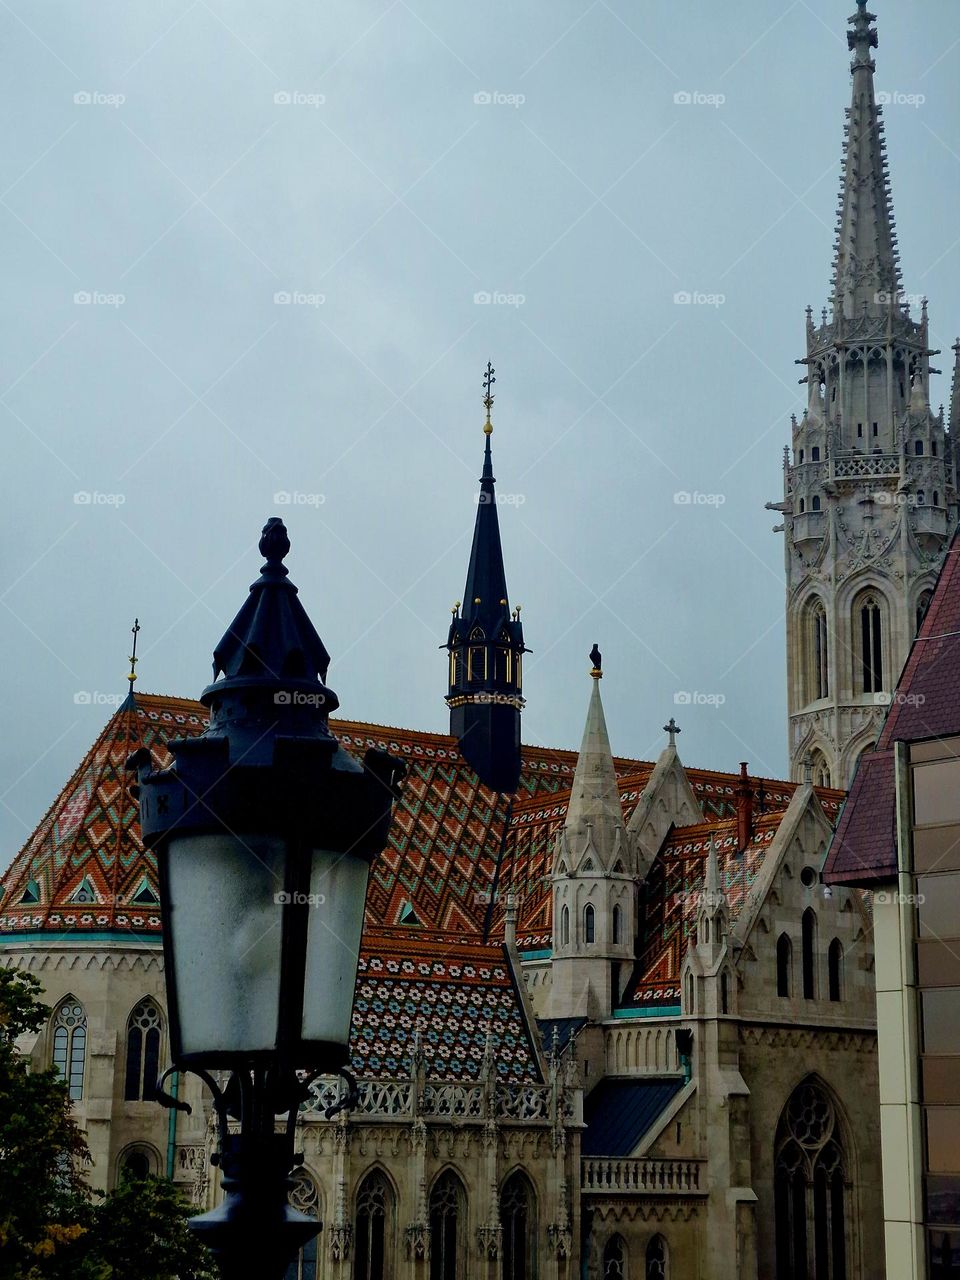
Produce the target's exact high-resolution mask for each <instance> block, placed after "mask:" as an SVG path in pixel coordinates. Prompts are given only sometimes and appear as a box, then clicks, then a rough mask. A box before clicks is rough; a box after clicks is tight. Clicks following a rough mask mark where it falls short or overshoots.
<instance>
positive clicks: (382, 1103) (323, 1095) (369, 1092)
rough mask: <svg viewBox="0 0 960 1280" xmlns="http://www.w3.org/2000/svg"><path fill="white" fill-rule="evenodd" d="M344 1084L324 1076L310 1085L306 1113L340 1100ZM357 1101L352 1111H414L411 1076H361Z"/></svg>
mask: <svg viewBox="0 0 960 1280" xmlns="http://www.w3.org/2000/svg"><path fill="white" fill-rule="evenodd" d="M343 1090H344V1086H343V1084H342V1083H341V1082H340V1081H339V1080H335V1079H330V1078H322V1079H320V1080H315V1081H314V1082H313V1084H311V1086H310V1099H309V1101H307V1102H305V1103H304V1104H303V1105H302V1106H301V1108H300V1110H301V1111H302V1112H303V1113H305V1114H312V1113H315V1112H319V1113H320V1114H322V1113H323V1112H324V1111H325V1110H326V1108H327V1107H332V1106H334V1105H336V1104H337V1103H339V1101H340V1099H341V1097H342V1094H343ZM357 1095H358V1096H357V1102H356V1105H355V1106H354V1107H353V1108H352V1110H353V1112H354V1113H356V1114H359V1115H365V1116H383V1117H385V1118H389V1117H394V1116H405V1115H409V1114H410V1112H411V1101H412V1096H413V1085H412V1084H411V1083H410V1081H409V1080H400V1081H396V1080H361V1081H360V1082H359V1084H358V1086H357Z"/></svg>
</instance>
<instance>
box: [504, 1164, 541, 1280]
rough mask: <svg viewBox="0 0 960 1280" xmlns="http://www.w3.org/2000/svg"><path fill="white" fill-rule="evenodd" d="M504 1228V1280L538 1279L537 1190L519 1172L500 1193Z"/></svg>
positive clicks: (518, 1171) (511, 1177)
mask: <svg viewBox="0 0 960 1280" xmlns="http://www.w3.org/2000/svg"><path fill="white" fill-rule="evenodd" d="M500 1225H501V1227H502V1228H503V1273H502V1274H503V1280H534V1276H535V1274H536V1239H537V1221H536V1211H535V1208H534V1199H533V1188H532V1187H531V1186H530V1183H529V1182H528V1181H527V1179H526V1177H525V1176H524V1175H523V1174H522V1173H521V1172H520V1170H519V1169H518V1170H517V1172H516V1173H512V1174H511V1175H510V1177H509V1178H508V1179H507V1180H506V1182H505V1183H504V1184H503V1190H502V1191H501V1192H500Z"/></svg>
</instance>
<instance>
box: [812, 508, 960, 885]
mask: <svg viewBox="0 0 960 1280" xmlns="http://www.w3.org/2000/svg"><path fill="white" fill-rule="evenodd" d="M954 734H960V529H958V530H957V532H956V533H955V534H954V536H953V542H952V543H951V544H950V550H949V551H948V552H947V555H946V558H945V560H944V562H943V567H942V568H941V570H940V576H939V577H938V578H937V584H936V587H935V588H934V591H933V595H932V597H931V599H930V604H929V606H928V607H927V612H926V615H925V617H924V619H923V622H922V624H921V626H920V631H919V633H918V635H917V638H916V640H914V642H913V646H912V647H911V649H910V654H909V656H908V658H907V661H906V663H905V664H904V668H903V671H902V673H901V675H900V679H899V681H898V682H897V688H896V692H895V693H894V694H893V697H892V698H891V702H890V710H889V711H888V713H887V717H886V720H885V721H884V724H883V729H882V730H881V733H880V737H879V739H878V741H877V745H876V748H875V750H874V751H872V752H869V753H867V754H866V755H864V756H863V757H862V758H861V760H860V763H859V765H858V766H857V772H856V776H855V777H854V780H853V786H852V787H851V789H850V796H849V798H848V800H847V803H846V806H845V807H844V810H843V814H842V815H841V819H840V823H839V825H838V827H837V831H836V834H835V835H834V838H833V840H832V842H831V844H830V849H829V851H828V853H827V860H826V863H825V864H824V868H823V878H824V880H825V881H827V882H828V883H830V884H870V883H876V882H877V881H880V880H889V879H890V878H891V877H893V876H895V875H896V874H897V870H898V868H897V841H896V830H895V825H894V820H895V812H894V811H895V800H896V796H895V782H894V762H893V744H894V743H895V742H917V741H923V740H924V739H926V738H944V737H952V736H953V735H954Z"/></svg>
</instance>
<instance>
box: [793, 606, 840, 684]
mask: <svg viewBox="0 0 960 1280" xmlns="http://www.w3.org/2000/svg"><path fill="white" fill-rule="evenodd" d="M800 621H801V628H802V640H803V644H802V648H801V650H800V652H801V655H802V662H803V673H802V680H803V693H804V702H816V701H817V700H818V699H820V698H827V697H829V696H830V691H831V685H832V683H833V670H832V667H831V660H832V658H833V653H834V644H833V637H832V636H831V635H830V627H829V620H828V617H827V608H826V605H825V603H824V601H823V599H822V597H821V596H820V595H819V593H817V592H813V593H811V594H810V595H809V596H808V597H807V599H806V601H805V602H804V604H803V607H802V613H801V619H800Z"/></svg>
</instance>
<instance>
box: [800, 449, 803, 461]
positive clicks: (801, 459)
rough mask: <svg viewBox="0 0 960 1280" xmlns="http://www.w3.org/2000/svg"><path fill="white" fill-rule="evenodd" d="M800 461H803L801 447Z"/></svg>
mask: <svg viewBox="0 0 960 1280" xmlns="http://www.w3.org/2000/svg"><path fill="white" fill-rule="evenodd" d="M800 462H801V464H802V462H803V450H802V449H801V450H800Z"/></svg>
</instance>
